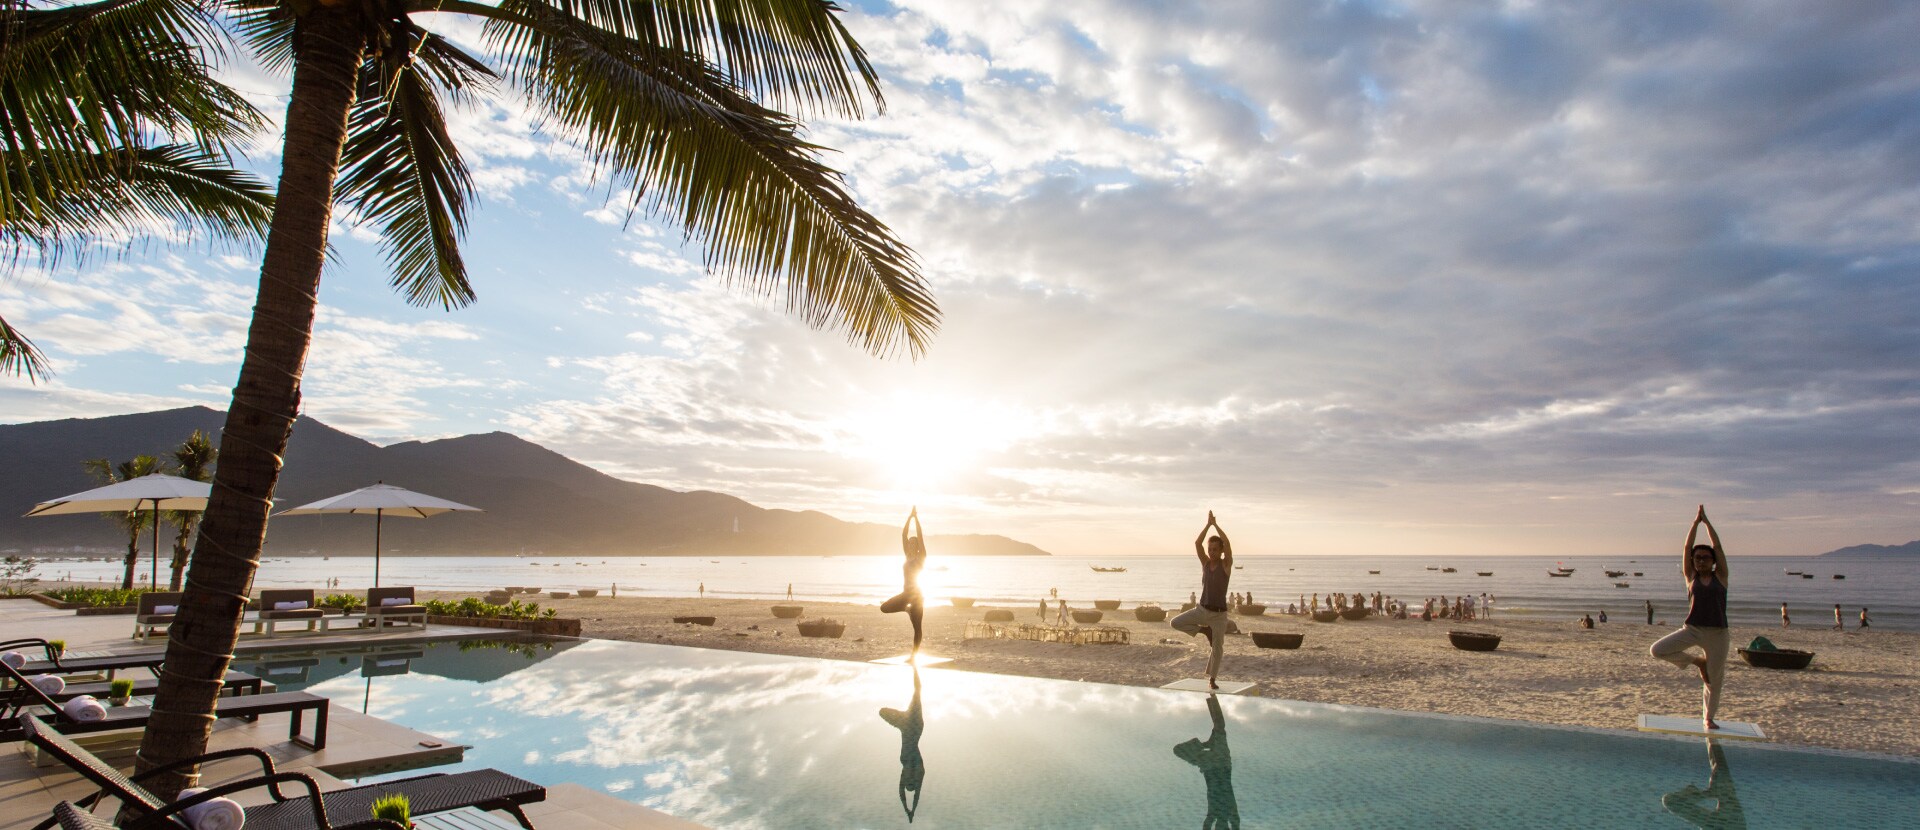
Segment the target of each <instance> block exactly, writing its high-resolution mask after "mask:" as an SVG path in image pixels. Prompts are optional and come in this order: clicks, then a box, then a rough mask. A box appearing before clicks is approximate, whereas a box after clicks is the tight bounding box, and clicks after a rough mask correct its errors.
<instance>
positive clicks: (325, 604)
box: [320, 594, 367, 614]
mask: <svg viewBox="0 0 1920 830" xmlns="http://www.w3.org/2000/svg"><path fill="white" fill-rule="evenodd" d="M320 607H321V608H338V609H340V611H341V612H342V613H347V614H351V613H353V612H355V611H358V610H360V609H362V608H365V607H367V601H366V600H364V599H361V598H359V597H356V596H354V595H352V594H328V595H327V596H326V598H325V599H322V600H320Z"/></svg>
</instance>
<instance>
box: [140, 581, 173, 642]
mask: <svg viewBox="0 0 1920 830" xmlns="http://www.w3.org/2000/svg"><path fill="white" fill-rule="evenodd" d="M181 596H183V594H182V593H181V592H179V591H148V592H147V593H144V594H141V595H140V607H139V608H138V609H137V610H136V611H135V612H134V615H133V638H134V639H136V640H145V639H146V638H148V637H151V636H153V632H155V631H158V630H160V629H163V628H166V627H167V626H170V625H173V617H174V613H173V611H167V612H166V613H164V614H162V613H160V609H161V608H163V607H166V608H179V607H180V597H181Z"/></svg>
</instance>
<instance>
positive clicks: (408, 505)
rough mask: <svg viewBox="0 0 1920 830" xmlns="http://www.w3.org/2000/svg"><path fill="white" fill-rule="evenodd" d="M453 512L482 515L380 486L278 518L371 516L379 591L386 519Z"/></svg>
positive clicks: (375, 580) (375, 583) (455, 504)
mask: <svg viewBox="0 0 1920 830" xmlns="http://www.w3.org/2000/svg"><path fill="white" fill-rule="evenodd" d="M455 510H471V511H473V512H476V513H481V512H485V511H482V510H481V509H480V508H478V507H469V506H467V505H464V504H461V503H459V502H457V501H447V500H446V499H442V498H436V497H434V496H429V495H426V494H424V493H415V492H413V491H412V490H408V489H406V488H404V487H395V486H393V485H391V484H386V483H384V482H383V483H380V484H375V485H373V486H371V487H362V488H360V489H358V490H355V491H353V492H351V493H341V494H340V495H337V496H334V497H332V498H326V499H321V500H319V501H316V502H314V503H312V504H304V505H301V506H299V507H295V508H293V509H291V510H282V511H280V512H279V513H277V514H275V515H279V516H318V515H322V514H326V513H371V514H373V587H375V588H378V587H380V523H381V522H382V521H384V520H385V519H386V517H388V516H405V517H407V518H410V519H424V518H427V517H428V516H438V515H440V514H441V513H448V512H452V511H455Z"/></svg>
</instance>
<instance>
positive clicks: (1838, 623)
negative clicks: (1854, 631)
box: [1833, 602, 1847, 631]
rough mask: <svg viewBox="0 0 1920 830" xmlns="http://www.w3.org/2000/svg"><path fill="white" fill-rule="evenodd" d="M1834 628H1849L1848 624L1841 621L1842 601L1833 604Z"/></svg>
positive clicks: (1836, 629)
mask: <svg viewBox="0 0 1920 830" xmlns="http://www.w3.org/2000/svg"><path fill="white" fill-rule="evenodd" d="M1833 630H1835V631H1845V630H1847V626H1846V624H1845V623H1842V622H1841V621H1840V603H1837V602H1836V603H1834V604H1833Z"/></svg>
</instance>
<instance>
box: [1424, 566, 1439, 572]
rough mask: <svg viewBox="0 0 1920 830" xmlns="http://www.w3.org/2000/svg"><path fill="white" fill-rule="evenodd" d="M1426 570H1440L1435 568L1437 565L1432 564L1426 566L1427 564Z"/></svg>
mask: <svg viewBox="0 0 1920 830" xmlns="http://www.w3.org/2000/svg"><path fill="white" fill-rule="evenodd" d="M1427 570H1429V571H1437V570H1440V569H1439V568H1437V567H1434V566H1433V565H1428V566H1427Z"/></svg>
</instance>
